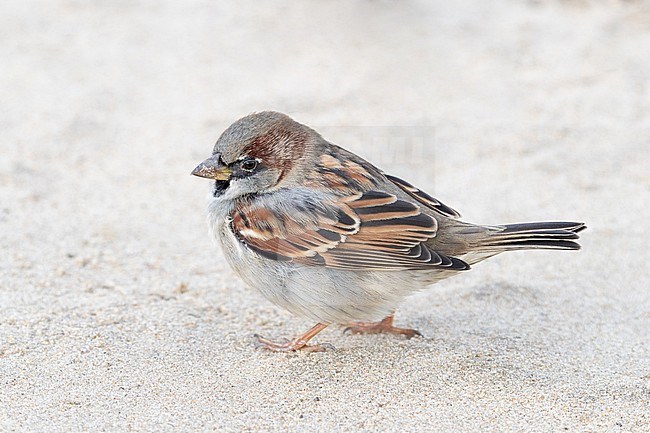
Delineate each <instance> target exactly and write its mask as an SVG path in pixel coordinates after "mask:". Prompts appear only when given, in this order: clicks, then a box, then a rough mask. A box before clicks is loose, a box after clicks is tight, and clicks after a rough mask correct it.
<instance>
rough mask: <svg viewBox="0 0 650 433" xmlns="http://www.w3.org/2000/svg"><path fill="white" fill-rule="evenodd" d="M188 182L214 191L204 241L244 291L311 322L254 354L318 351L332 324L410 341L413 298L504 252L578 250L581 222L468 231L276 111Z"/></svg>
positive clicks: (239, 129)
mask: <svg viewBox="0 0 650 433" xmlns="http://www.w3.org/2000/svg"><path fill="white" fill-rule="evenodd" d="M191 174H192V175H195V176H199V177H202V178H207V179H210V180H212V181H213V182H212V185H211V186H212V188H211V195H210V199H209V203H208V226H209V232H210V234H211V237H212V238H213V239H214V240H215V241H216V243H217V244H219V245H220V246H221V249H222V250H223V253H224V256H225V258H226V260H227V262H228V263H229V265H230V267H231V268H232V269H233V270H234V271H235V273H236V274H237V275H239V277H240V278H241V279H242V280H243V281H244V282H245V283H246V284H247V285H248V286H250V287H252V288H254V289H257V290H258V291H259V292H261V294H262V295H264V296H265V297H266V298H267V299H268V300H270V301H271V302H273V303H274V304H276V305H278V306H280V307H283V308H285V309H286V310H288V311H290V312H291V313H293V314H295V315H298V316H301V317H303V318H305V319H309V320H311V321H312V323H316V324H315V325H314V326H313V327H312V328H310V329H309V330H308V331H307V332H305V333H304V334H301V335H299V336H297V337H295V338H292V339H286V340H282V341H274V340H271V339H268V338H265V337H262V336H259V335H255V337H256V338H257V344H258V345H259V346H261V347H263V348H266V349H269V350H272V351H277V352H292V351H298V350H301V351H307V352H317V351H323V350H325V349H326V348H327V347H326V345H319V344H310V340H311V339H312V338H313V337H314V336H315V335H316V334H318V333H319V332H321V331H322V330H323V329H325V328H326V327H327V326H329V325H331V324H342V325H348V327H347V328H346V331H349V332H351V333H356V334H361V333H389V334H396V335H403V336H405V337H406V338H411V337H414V336H416V335H421V334H420V333H419V332H418V331H417V330H414V329H408V328H399V327H396V326H395V325H394V321H393V318H394V314H395V310H396V308H397V307H398V306H399V304H400V303H401V302H402V301H403V300H404V299H405V298H406V297H408V296H409V295H411V294H413V293H414V292H417V291H420V290H423V289H425V288H426V287H427V286H429V285H431V284H434V283H436V282H438V281H440V280H442V279H445V278H448V277H451V276H453V275H457V274H461V273H464V272H466V271H468V270H469V269H470V267H471V266H472V265H474V264H476V263H478V262H480V261H483V260H485V259H487V258H489V257H493V256H495V255H497V254H499V253H502V252H505V251H517V250H532V249H548V250H578V249H580V245H579V244H578V243H577V242H576V240H577V239H578V238H579V236H578V233H579V232H580V231H582V230H583V229H585V228H586V226H585V224H584V223H581V222H568V221H551V222H549V221H547V222H530V223H517V224H502V225H480V224H472V223H468V222H465V221H463V220H462V219H461V217H460V214H459V213H458V212H457V211H455V210H454V209H452V208H451V207H449V206H447V205H446V204H444V203H442V202H441V201H440V200H437V199H436V198H434V197H432V196H431V195H429V194H427V193H426V192H424V191H422V190H420V189H419V188H417V187H415V186H413V185H412V184H410V183H409V182H407V181H405V180H403V179H400V178H398V177H396V176H393V175H391V174H388V173H385V172H384V171H382V170H381V169H379V168H377V167H376V166H374V165H373V164H371V163H370V162H368V161H366V160H365V159H363V158H361V157H360V156H358V155H356V154H354V153H352V152H350V151H348V150H346V149H344V148H343V147H340V146H337V145H335V144H333V143H331V142H329V141H327V140H326V139H325V138H323V137H322V136H321V135H320V134H319V133H318V132H316V131H315V130H314V129H312V128H310V127H308V126H306V125H304V124H301V123H299V122H297V121H295V120H293V119H292V118H291V117H289V116H287V115H285V114H282V113H279V112H275V111H262V112H256V113H253V114H250V115H247V116H245V117H242V118H240V119H239V120H237V121H235V122H234V123H233V124H232V125H230V126H229V127H228V128H227V129H226V130H225V131H224V132H223V133H222V134H221V135H220V137H219V138H218V140H217V142H216V144H215V145H214V148H213V150H212V155H211V156H209V157H208V158H207V159H205V160H204V161H203V162H201V163H200V164H199V165H198V166H197V167H196V168H195V169H194V170H193V171H192V172H191Z"/></svg>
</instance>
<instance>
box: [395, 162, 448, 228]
mask: <svg viewBox="0 0 650 433" xmlns="http://www.w3.org/2000/svg"><path fill="white" fill-rule="evenodd" d="M384 176H386V178H387V179H388V180H390V181H391V182H393V183H394V184H395V185H397V186H399V187H400V188H401V189H402V190H403V191H404V192H406V193H407V194H408V195H410V196H411V197H413V198H414V199H416V200H417V201H419V202H420V203H422V204H423V205H425V206H426V207H428V208H429V209H433V210H435V211H437V212H440V213H441V214H443V215H446V216H449V217H452V218H459V217H460V214H459V213H458V212H456V211H455V210H454V209H452V208H450V207H449V206H447V205H446V204H444V203H442V202H441V201H440V200H437V199H435V198H433V197H431V196H430V195H429V194H427V193H426V192H424V191H420V190H419V189H418V188H416V187H414V186H413V185H411V184H410V183H408V182H406V181H405V180H402V179H400V178H399V177H395V176H391V175H390V174H386V173H384Z"/></svg>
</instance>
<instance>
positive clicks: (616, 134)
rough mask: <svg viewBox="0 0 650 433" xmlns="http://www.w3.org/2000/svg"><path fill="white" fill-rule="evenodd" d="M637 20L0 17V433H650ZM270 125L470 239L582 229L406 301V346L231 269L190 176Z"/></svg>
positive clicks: (585, 10)
mask: <svg viewBox="0 0 650 433" xmlns="http://www.w3.org/2000/svg"><path fill="white" fill-rule="evenodd" d="M648 47H650V4H649V3H647V2H637V1H629V2H616V1H609V2H594V3H590V2H582V1H575V2H573V1H569V2H514V1H513V2H508V1H496V2H483V1H478V0H477V1H474V2H444V1H439V2H426V1H421V2H415V1H409V2H399V3H397V2H395V3H392V2H384V1H359V2H344V1H338V2H337V1H323V2H320V1H309V2H308V1H305V2H274V3H271V2H268V3H263V4H262V3H256V2H231V3H223V2H222V3H221V4H219V5H217V4H216V3H213V2H208V1H204V2H201V1H193V2H189V1H188V2H158V1H95V2H86V1H74V0H69V1H42V2H37V1H29V2H28V1H20V0H13V1H9V0H5V1H3V2H2V3H1V4H0V58H1V59H2V60H1V66H0V113H1V115H0V232H1V236H0V251H1V255H0V431H20V432H23V431H34V432H36V431H38V432H45V431H47V432H63V431H70V432H73V431H93V432H94V431H278V432H279V431H300V432H303V431H315V432H324V431H421V432H428V431H446V432H477V431H495V432H515V431H517V432H518V431H549V432H563V431H572V432H573V431H593V432H628V431H632V432H648V431H650V333H649V332H648V328H649V327H650V289H649V287H650V272H649V266H648V261H649V255H648V243H649V242H650V239H649V234H648V232H649V221H650V197H649V196H650V192H649V191H650V157H649V153H650V150H649V149H650V85H649V82H650V81H649V77H650V52H649V51H648ZM262 109H275V110H279V111H284V112H287V113H289V114H290V115H292V116H294V117H295V118H296V119H298V120H300V121H302V122H305V123H308V124H309V125H311V126H313V127H315V128H317V129H319V130H321V131H322V132H323V133H324V134H325V135H326V137H327V138H329V139H330V140H332V141H334V142H336V143H339V144H343V145H345V146H346V147H349V148H351V149H352V150H354V151H356V152H358V153H360V154H361V155H363V156H366V157H368V158H370V159H372V160H373V161H375V162H376V163H378V164H379V165H380V166H381V167H382V168H384V169H385V170H386V171H389V172H392V173H394V174H397V175H400V176H403V177H406V178H408V179H410V180H412V181H413V182H415V183H417V184H418V185H419V186H421V187H422V188H423V189H425V190H427V191H429V192H431V193H432V194H434V195H435V196H437V197H438V198H440V199H441V200H443V201H444V202H446V203H448V204H449V205H451V206H452V207H454V208H456V209H458V210H460V211H461V213H463V215H464V217H465V218H466V219H467V220H470V221H475V222H484V223H505V222H516V221H526V220H543V219H576V220H584V221H586V222H587V223H588V225H589V230H588V231H586V232H585V233H584V236H583V241H582V243H583V247H584V249H583V250H582V251H581V252H578V253H569V252H531V253H512V254H509V255H503V256H501V257H498V258H495V259H492V260H490V261H488V262H486V263H483V264H480V265H477V266H476V267H475V269H474V270H473V271H471V272H469V273H467V274H465V275H463V276H459V277H456V278H455V279H451V280H447V281H444V282H442V283H440V284H438V285H437V286H434V287H433V288H431V289H430V290H428V291H426V292H422V293H419V294H416V295H414V296H413V297H411V298H409V299H408V300H406V301H405V302H404V304H403V305H402V307H401V308H400V309H399V311H398V315H397V322H398V324H400V325H405V326H412V327H415V328H418V329H419V330H420V331H422V332H423V334H424V337H423V338H417V339H413V340H411V341H405V340H401V339H399V338H395V337H391V336H350V335H343V334H342V330H341V328H340V327H332V328H331V329H327V330H325V331H324V332H323V333H322V334H321V335H319V336H318V337H317V341H320V342H328V343H331V344H332V345H334V346H335V347H336V350H333V351H328V352H326V353H318V354H304V353H298V354H288V355H285V354H273V353H267V352H264V351H260V350H258V349H255V347H254V346H253V344H252V343H253V340H252V334H253V333H255V332H258V333H261V334H264V335H267V336H269V337H274V338H279V337H282V336H290V335H293V334H296V333H298V332H301V331H304V330H306V329H307V328H308V327H310V326H311V325H312V323H309V322H307V321H305V320H303V319H300V318H297V317H293V316H291V315H290V314H288V313H286V312H284V311H282V310H280V309H278V308H276V307H274V306H272V305H271V304H269V303H268V301H266V300H265V299H263V298H261V296H259V295H258V294H257V293H255V292H253V291H252V290H250V289H248V288H246V287H245V286H244V285H243V284H242V283H241V282H240V281H239V280H238V279H237V278H235V276H234V275H233V273H232V272H231V271H230V270H229V268H228V267H227V265H226V264H225V262H224V259H223V256H222V255H221V253H220V251H219V250H218V248H217V247H216V246H214V245H212V243H211V241H210V239H209V238H208V236H207V228H206V224H205V199H206V194H207V190H208V184H207V182H206V181H205V180H202V179H198V178H193V177H191V176H189V172H190V170H191V169H192V168H193V167H194V166H195V165H196V164H197V163H198V162H199V161H200V160H202V159H203V158H204V157H206V156H207V155H208V154H209V153H210V151H211V146H212V144H213V142H214V141H215V139H216V138H217V136H218V135H219V133H220V132H221V131H222V130H223V129H224V128H225V127H226V126H227V125H228V124H229V123H231V122H232V121H233V120H235V119H236V118H238V117H240V116H242V115H244V114H247V113H250V112H252V111H256V110H262Z"/></svg>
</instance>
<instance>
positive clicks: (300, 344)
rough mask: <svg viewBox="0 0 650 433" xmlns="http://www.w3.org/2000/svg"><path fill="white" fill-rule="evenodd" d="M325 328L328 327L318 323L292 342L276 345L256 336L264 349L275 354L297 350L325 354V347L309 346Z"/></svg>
mask: <svg viewBox="0 0 650 433" xmlns="http://www.w3.org/2000/svg"><path fill="white" fill-rule="evenodd" d="M325 328H327V325H325V324H323V323H317V324H316V325H315V326H314V327H313V328H311V329H310V330H309V331H307V332H305V333H304V334H302V335H300V336H298V337H296V338H294V339H293V340H291V341H287V342H286V343H276V342H274V341H271V340H268V339H266V338H264V337H262V336H260V335H257V334H255V337H256V338H257V341H258V343H259V344H260V345H261V346H262V347H263V348H265V349H268V350H272V351H274V352H295V351H297V350H303V351H305V352H324V351H325V347H323V346H321V345H318V344H313V345H308V344H307V342H308V341H309V340H311V339H312V338H313V337H314V336H315V335H316V334H318V333H319V332H320V331H322V330H323V329H325Z"/></svg>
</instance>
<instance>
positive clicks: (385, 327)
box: [343, 314, 422, 338]
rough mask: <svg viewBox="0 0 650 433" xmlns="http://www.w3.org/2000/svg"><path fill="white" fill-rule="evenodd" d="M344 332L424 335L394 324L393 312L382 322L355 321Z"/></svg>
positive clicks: (408, 335) (407, 336)
mask: <svg viewBox="0 0 650 433" xmlns="http://www.w3.org/2000/svg"><path fill="white" fill-rule="evenodd" d="M343 332H350V333H352V334H395V335H403V336H405V337H406V338H413V337H415V336H416V335H422V334H420V333H419V332H418V331H416V330H415V329H407V328H397V327H395V326H393V314H389V315H388V316H386V317H384V319H383V320H381V321H380V322H370V323H365V322H355V323H352V324H350V326H348V327H347V328H345V330H344V331H343Z"/></svg>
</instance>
